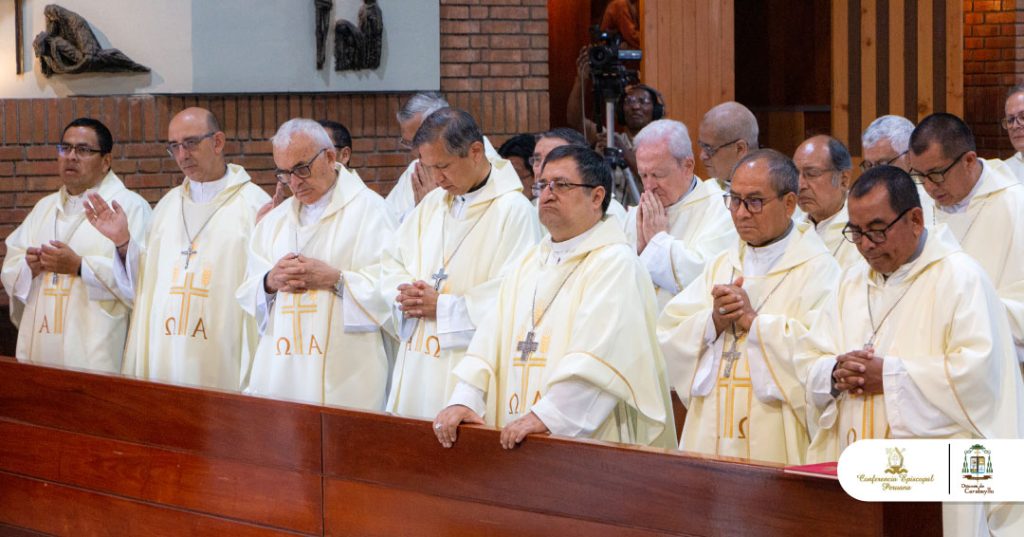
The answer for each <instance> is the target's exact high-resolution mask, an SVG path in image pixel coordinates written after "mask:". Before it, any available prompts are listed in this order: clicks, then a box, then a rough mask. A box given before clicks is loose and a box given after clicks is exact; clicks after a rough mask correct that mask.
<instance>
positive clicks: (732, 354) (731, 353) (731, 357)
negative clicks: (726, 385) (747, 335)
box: [722, 339, 743, 378]
mask: <svg viewBox="0 0 1024 537" xmlns="http://www.w3.org/2000/svg"><path fill="white" fill-rule="evenodd" d="M736 342H737V340H736V339H733V340H732V348H730V349H729V350H728V351H726V352H723V353H722V358H725V373H724V374H722V377H724V378H729V377H730V376H732V368H733V365H734V364H735V363H736V360H739V359H740V356H742V355H743V353H741V352H739V351H738V350H736Z"/></svg>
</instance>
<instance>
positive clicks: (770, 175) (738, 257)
mask: <svg viewBox="0 0 1024 537" xmlns="http://www.w3.org/2000/svg"><path fill="white" fill-rule="evenodd" d="M798 182H799V179H798V172H797V170H796V167H795V166H794V165H793V162H792V161H791V160H790V159H789V158H788V157H786V156H784V155H782V154H779V153H778V152H776V151H773V150H770V149H766V150H759V151H756V152H753V153H750V154H749V155H747V156H745V157H743V159H741V160H740V162H739V164H737V166H736V169H735V170H734V172H733V178H732V185H731V187H732V190H731V192H730V193H729V194H727V196H726V202H727V203H729V207H730V212H731V214H732V219H733V222H734V224H735V226H736V231H737V233H738V235H739V237H740V240H739V241H737V243H736V244H734V245H733V246H732V247H731V248H729V249H728V250H726V251H725V252H723V253H722V254H721V255H719V256H718V257H716V258H715V259H713V260H711V261H710V262H709V263H708V264H707V266H706V268H705V269H704V272H703V273H702V274H701V275H700V276H699V277H698V278H696V279H695V280H694V281H693V282H691V284H690V285H689V286H688V287H686V288H685V289H683V292H682V293H680V294H679V295H677V296H676V297H675V298H673V299H672V301H671V302H669V303H668V305H667V306H665V310H664V311H663V312H662V314H661V317H660V318H659V320H658V340H659V342H660V343H661V348H662V352H664V354H665V361H666V362H667V364H668V368H669V374H670V379H671V380H672V384H673V386H674V387H675V390H676V392H677V393H678V394H679V397H680V399H681V400H682V402H683V404H684V405H686V407H687V414H686V423H685V424H684V425H683V433H682V439H681V440H680V443H679V447H680V449H682V450H685V451H693V452H698V453H706V454H711V455H723V456H730V457H742V458H745V459H754V460H761V461H769V462H777V463H787V464H801V463H802V462H803V460H804V455H805V451H806V449H807V444H808V443H809V441H810V437H809V436H808V432H807V423H806V404H805V397H804V387H803V384H802V379H801V378H800V377H799V376H798V374H797V370H796V364H795V363H794V362H793V356H794V354H795V353H796V351H797V350H798V349H800V348H801V345H802V344H803V339H804V338H805V337H806V335H807V333H808V330H809V327H810V326H811V324H812V323H813V322H814V319H815V318H816V317H817V316H818V315H819V314H820V312H821V310H822V308H823V307H824V306H825V305H826V304H827V303H828V301H829V300H830V299H831V297H832V295H833V294H834V293H835V291H836V288H837V286H838V283H839V275H840V270H839V266H838V265H837V264H836V261H835V259H834V258H833V257H832V256H831V254H830V252H829V251H828V249H826V248H825V245H824V243H822V242H821V239H820V238H819V237H818V234H817V233H815V232H814V229H813V228H811V226H810V225H809V224H807V223H805V222H801V223H797V222H794V221H793V220H792V214H793V210H794V209H795V208H796V199H797V195H796V191H797V188H798Z"/></svg>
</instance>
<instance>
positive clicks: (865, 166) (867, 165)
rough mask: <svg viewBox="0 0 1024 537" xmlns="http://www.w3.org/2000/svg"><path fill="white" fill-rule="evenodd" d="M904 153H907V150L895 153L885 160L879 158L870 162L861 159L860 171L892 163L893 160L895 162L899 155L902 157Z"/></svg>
mask: <svg viewBox="0 0 1024 537" xmlns="http://www.w3.org/2000/svg"><path fill="white" fill-rule="evenodd" d="M906 154H907V152H906V151H904V152H902V153H900V154H899V155H896V156H895V157H893V158H891V159H889V160H886V161H881V160H880V161H878V162H871V161H870V160H862V161H861V162H860V171H862V172H866V171H868V170H870V169H871V168H874V167H875V166H889V165H890V164H892V163H893V162H896V161H897V160H899V159H900V157H902V156H903V155H906Z"/></svg>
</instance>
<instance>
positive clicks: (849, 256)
mask: <svg viewBox="0 0 1024 537" xmlns="http://www.w3.org/2000/svg"><path fill="white" fill-rule="evenodd" d="M807 222H808V223H809V224H811V225H812V226H814V230H815V231H816V232H817V233H818V236H819V237H821V241H822V242H824V243H825V248H828V251H829V253H831V254H832V257H834V258H835V259H836V263H839V268H840V269H842V270H846V269H848V268H850V267H852V266H854V265H856V264H858V263H863V262H864V258H863V257H862V256H861V255H860V252H859V251H858V250H857V245H856V244H854V243H852V242H850V241H848V240H846V239H845V238H844V237H843V228H845V227H846V224H848V223H849V222H850V216H849V214H848V213H847V212H846V204H845V203H844V204H843V207H842V208H841V209H839V212H837V213H836V214H834V215H832V216H830V217H828V218H826V219H825V220H822V221H821V222H818V223H817V224H815V223H814V222H811V218H810V217H809V216H808V217H807Z"/></svg>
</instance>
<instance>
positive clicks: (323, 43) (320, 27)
mask: <svg viewBox="0 0 1024 537" xmlns="http://www.w3.org/2000/svg"><path fill="white" fill-rule="evenodd" d="M313 8H314V9H315V10H316V68H317V69H318V70H319V69H323V68H324V63H326V62H327V32H328V31H329V30H330V29H331V10H332V9H334V0H313Z"/></svg>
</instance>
